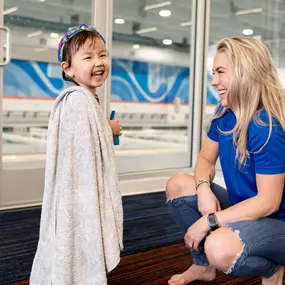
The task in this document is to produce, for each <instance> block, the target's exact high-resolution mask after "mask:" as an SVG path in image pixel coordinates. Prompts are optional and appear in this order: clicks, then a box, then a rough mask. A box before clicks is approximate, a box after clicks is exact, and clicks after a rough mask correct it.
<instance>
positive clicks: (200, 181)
mask: <svg viewBox="0 0 285 285" xmlns="http://www.w3.org/2000/svg"><path fill="white" fill-rule="evenodd" d="M203 183H207V184H208V185H209V186H211V183H210V181H209V180H207V179H199V181H198V183H197V184H196V190H197V189H198V188H199V187H200V185H201V184H203Z"/></svg>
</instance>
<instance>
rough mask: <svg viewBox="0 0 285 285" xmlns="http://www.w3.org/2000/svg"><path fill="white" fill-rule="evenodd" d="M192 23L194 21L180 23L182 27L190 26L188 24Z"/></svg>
mask: <svg viewBox="0 0 285 285" xmlns="http://www.w3.org/2000/svg"><path fill="white" fill-rule="evenodd" d="M191 25H192V22H183V23H180V27H188V26H191Z"/></svg>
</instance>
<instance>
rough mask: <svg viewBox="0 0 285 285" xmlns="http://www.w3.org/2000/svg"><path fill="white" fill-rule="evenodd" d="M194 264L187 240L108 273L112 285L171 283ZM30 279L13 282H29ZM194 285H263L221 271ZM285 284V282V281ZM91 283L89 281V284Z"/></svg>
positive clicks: (23, 284)
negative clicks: (174, 277) (212, 279)
mask: <svg viewBox="0 0 285 285" xmlns="http://www.w3.org/2000/svg"><path fill="white" fill-rule="evenodd" d="M190 265H191V257H190V254H189V252H187V250H186V248H185V246H184V244H183V243H180V244H174V245H170V246H165V247H161V248H158V249H153V250H149V251H145V252H141V253H136V254H132V255H126V256H124V257H122V259H121V262H120V264H119V266H118V267H117V268H116V269H115V270H113V271H112V272H111V273H110V274H109V275H108V285H167V281H168V280H169V279H170V277H171V276H172V275H174V274H177V273H181V272H183V271H184V270H186V269H187V268H188V267H189V266H190ZM28 284H29V282H28V280H26V281H23V282H17V283H13V284H9V285H28ZM190 284H193V285H207V284H211V285H221V284H223V285H260V284H261V280H260V278H234V277H230V276H226V275H225V274H222V273H218V274H217V278H216V279H215V280H214V281H211V282H200V281H195V282H193V283H190ZM284 284H285V283H284ZM86 285H87V284H86Z"/></svg>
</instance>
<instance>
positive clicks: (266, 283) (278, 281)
mask: <svg viewBox="0 0 285 285" xmlns="http://www.w3.org/2000/svg"><path fill="white" fill-rule="evenodd" d="M283 275H284V266H278V267H277V271H276V273H274V274H273V275H272V276H271V277H270V278H262V285H282V284H283Z"/></svg>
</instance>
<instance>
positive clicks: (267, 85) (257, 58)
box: [214, 37, 285, 169]
mask: <svg viewBox="0 0 285 285" xmlns="http://www.w3.org/2000/svg"><path fill="white" fill-rule="evenodd" d="M219 52H225V53H226V55H227V57H228V60H229V66H230V68H229V74H230V86H229V88H228V104H229V108H230V109H231V110H232V111H233V112H234V114H235V116H236V125H235V127H234V128H233V129H232V130H231V131H229V132H224V133H225V134H231V133H232V134H233V140H234V143H235V147H236V158H237V159H238V162H239V169H240V167H241V165H243V164H246V158H247V131H248V126H249V123H250V121H251V120H252V119H254V120H255V121H257V122H258V123H259V124H261V125H265V122H262V121H261V120H260V117H259V114H260V112H261V111H262V110H265V111H266V113H267V114H268V120H269V124H267V125H268V126H269V134H268V138H267V141H266V142H265V144H264V145H263V147H264V146H265V145H266V144H267V142H268V140H269V138H270V136H271V133H272V118H273V117H275V118H276V119H277V120H278V121H279V123H280V125H281V126H282V128H283V130H284V131H285V90H284V88H283V87H282V84H281V82H280V80H279V75H278V72H277V70H276V68H275V66H274V64H273V61H272V58H271V56H270V53H269V50H268V49H267V48H266V47H265V46H264V45H263V44H262V43H261V42H260V41H259V40H256V39H254V38H247V37H233V38H225V39H222V40H221V41H220V42H219V43H218V45H217V53H219ZM227 109H228V107H227V108H223V110H222V111H221V112H219V113H218V114H217V115H216V116H215V117H214V118H218V117H221V116H222V115H223V114H224V113H225V112H226V110H227ZM221 131H222V130H221ZM263 147H262V148H263ZM262 148H261V149H262ZM261 149H260V150H261Z"/></svg>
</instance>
